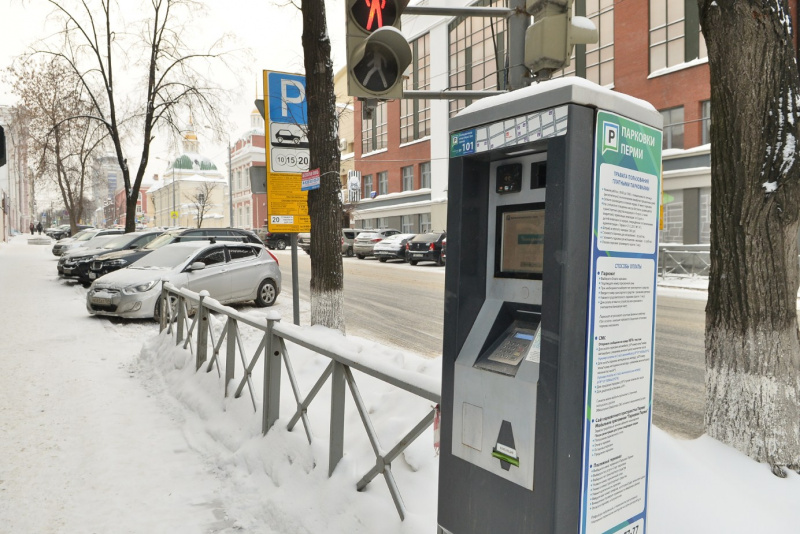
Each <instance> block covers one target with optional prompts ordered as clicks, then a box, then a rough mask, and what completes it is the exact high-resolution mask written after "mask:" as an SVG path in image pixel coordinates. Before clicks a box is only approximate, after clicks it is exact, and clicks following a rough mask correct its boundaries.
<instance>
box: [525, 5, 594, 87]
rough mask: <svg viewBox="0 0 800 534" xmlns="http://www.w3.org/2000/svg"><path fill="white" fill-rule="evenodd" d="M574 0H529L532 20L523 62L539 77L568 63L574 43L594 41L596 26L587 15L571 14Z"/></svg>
mask: <svg viewBox="0 0 800 534" xmlns="http://www.w3.org/2000/svg"><path fill="white" fill-rule="evenodd" d="M572 2H573V0H528V2H527V4H526V9H527V11H528V13H530V14H531V15H533V24H532V25H531V26H529V27H528V29H527V30H526V31H525V65H526V66H527V67H528V68H529V69H530V70H531V73H532V74H533V75H534V76H535V77H536V78H537V79H540V80H546V79H549V78H550V75H551V74H552V73H553V72H554V71H557V70H559V69H563V68H564V67H567V66H569V61H570V56H572V48H573V47H574V46H575V45H576V44H589V43H596V42H597V28H595V26H594V23H592V22H591V21H590V20H589V19H587V18H586V17H573V16H572Z"/></svg>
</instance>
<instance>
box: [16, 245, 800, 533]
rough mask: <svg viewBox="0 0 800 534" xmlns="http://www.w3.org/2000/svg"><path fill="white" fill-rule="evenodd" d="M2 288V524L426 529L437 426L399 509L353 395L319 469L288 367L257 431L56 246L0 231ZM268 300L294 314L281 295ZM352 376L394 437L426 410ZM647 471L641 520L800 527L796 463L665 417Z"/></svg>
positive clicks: (35, 529) (242, 404)
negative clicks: (87, 283) (60, 269)
mask: <svg viewBox="0 0 800 534" xmlns="http://www.w3.org/2000/svg"><path fill="white" fill-rule="evenodd" d="M0 284H2V285H1V286H0V287H2V291H1V292H0V325H2V326H0V329H1V330H0V340H2V345H0V347H1V348H0V364H1V365H0V370H1V372H0V533H90V532H97V533H160V532H164V533H167V532H169V533H201V532H225V533H234V532H247V533H265V534H266V533H280V534H284V533H285V534H294V533H315V534H316V533H320V532H334V533H356V532H363V533H373V532H381V533H425V532H427V533H431V534H432V533H434V532H435V531H436V494H437V469H438V460H437V457H436V454H435V452H434V449H433V435H432V430H430V429H429V430H428V431H427V432H426V433H425V434H423V436H422V437H421V438H419V439H418V440H417V441H416V442H414V443H413V444H412V446H411V447H410V448H409V449H408V450H407V451H406V453H405V454H403V455H402V456H401V457H400V458H398V460H396V461H395V462H394V464H393V472H394V474H395V476H396V477H397V480H398V485H399V488H400V491H401V493H402V495H403V498H404V500H405V504H406V507H407V510H408V516H407V518H406V520H405V521H404V522H401V521H400V520H399V518H398V516H397V513H396V511H395V508H394V505H393V503H392V500H391V498H390V496H389V492H388V490H387V489H386V486H385V484H384V481H383V478H382V477H379V478H376V479H375V480H373V482H372V483H371V484H370V485H369V486H368V487H367V489H366V490H365V491H364V492H361V493H359V492H356V491H355V485H356V482H357V481H358V480H359V479H360V478H361V476H363V474H364V473H365V472H366V471H367V470H368V469H369V468H370V467H371V466H372V465H373V463H374V456H373V455H372V451H371V448H370V446H369V442H368V441H367V438H366V435H365V432H364V430H363V427H362V426H361V423H360V420H359V418H358V415H357V413H356V411H355V410H354V408H353V404H352V401H351V400H350V398H349V393H348V405H347V415H346V428H345V456H344V459H343V460H342V462H341V463H340V465H339V467H338V468H337V470H336V472H335V473H334V475H333V477H331V478H328V476H327V470H328V467H327V442H326V438H327V435H328V420H327V418H328V415H327V410H328V409H329V404H328V402H329V401H328V395H329V393H328V389H327V388H324V389H323V391H322V392H321V393H320V395H319V396H318V398H317V399H316V400H315V402H314V404H312V406H311V408H310V410H309V418H310V420H311V422H312V430H313V432H314V435H315V441H314V444H313V445H311V446H309V445H308V442H307V441H306V437H305V434H304V432H303V430H302V426H301V425H298V426H297V427H296V428H295V429H294V431H293V432H288V431H286V430H285V426H286V422H287V420H288V418H289V417H290V416H291V414H292V413H293V407H294V400H293V398H292V393H291V389H290V388H289V386H288V382H286V381H284V382H283V387H282V392H281V393H282V407H283V409H282V412H281V419H280V420H279V421H278V424H277V425H276V428H275V429H273V430H272V431H270V432H269V433H268V434H267V436H265V437H262V436H261V432H260V425H261V414H260V412H259V413H255V412H254V411H253V407H252V404H251V400H250V397H249V394H248V393H247V390H246V389H245V393H244V394H243V396H242V397H241V398H239V399H225V398H224V396H223V393H222V392H223V383H222V380H221V379H220V378H219V377H218V375H217V372H216V371H212V372H211V373H195V372H194V366H193V357H192V356H191V355H190V354H189V353H188V352H187V351H183V350H181V349H176V348H175V347H174V346H173V345H172V343H171V342H170V339H169V338H168V337H165V336H159V334H158V327H157V325H156V324H155V323H153V322H151V321H142V322H131V323H115V322H111V321H109V320H107V319H100V318H92V317H89V316H88V314H87V313H86V310H85V307H84V298H85V297H84V294H85V290H84V289H83V288H81V287H80V286H76V285H71V284H68V283H64V282H62V281H59V280H58V278H57V276H56V269H55V257H54V256H53V255H52V254H51V253H50V247H46V246H35V245H28V244H27V236H18V237H16V238H14V239H13V240H12V242H11V243H10V244H0ZM668 291H670V292H679V291H681V292H684V293H686V294H692V293H702V292H698V291H696V290H695V291H694V292H692V291H687V290H685V289H683V290H682V289H669V290H668ZM275 309H276V310H277V311H279V312H280V313H282V314H283V317H285V318H286V319H285V320H290V318H291V299H290V298H289V297H288V294H287V295H283V296H282V297H281V298H280V299H279V302H278V304H277V305H276V307H275ZM242 310H245V311H248V312H251V313H254V314H262V315H263V314H265V313H266V312H265V311H263V310H257V309H255V308H242ZM314 332H315V334H316V335H319V336H325V337H327V338H328V339H330V342H335V343H339V344H342V345H344V346H347V347H349V348H350V349H351V350H354V351H357V352H359V353H361V354H362V355H365V356H369V357H370V358H374V359H376V360H381V361H382V362H384V363H385V364H387V365H390V366H394V367H397V368H400V369H405V370H410V371H413V372H415V373H420V374H422V375H427V376H428V377H434V378H438V376H439V373H440V368H439V365H440V364H439V361H438V360H430V359H425V358H421V357H419V356H417V355H414V354H410V353H407V352H402V351H399V350H397V349H392V348H386V347H382V346H380V345H377V344H375V343H373V342H371V341H368V340H364V339H357V338H351V337H347V338H342V337H340V336H338V334H335V333H330V332H327V331H324V330H323V329H316V330H315V331H314ZM243 336H244V338H245V344H246V346H247V347H248V353H249V354H252V352H253V351H254V347H255V345H256V344H257V343H258V337H257V335H256V333H255V332H248V331H247V330H244V329H243ZM289 354H290V355H291V357H292V362H293V365H294V366H295V371H296V373H297V375H298V380H299V382H300V383H301V388H302V389H303V391H308V389H309V388H310V387H311V385H312V384H313V382H314V381H315V380H316V379H317V377H318V376H319V374H320V373H321V371H322V369H323V368H324V366H325V364H326V361H325V360H324V359H323V358H321V357H319V356H316V355H313V354H310V353H309V352H307V351H305V350H304V349H301V348H299V347H296V346H289ZM260 367H261V366H260V365H259V366H257V367H256V371H255V377H254V384H253V386H254V391H255V396H256V399H257V400H258V399H260V396H261V393H260V392H261V379H260V375H261V371H260ZM237 376H239V377H240V376H241V368H240V367H239V368H237ZM357 380H358V384H359V387H360V390H361V394H362V395H363V397H364V399H365V402H366V404H367V407H368V408H369V411H370V415H371V417H372V420H373V422H374V424H375V426H376V429H377V432H378V435H379V436H380V437H381V440H382V444H383V445H384V447H386V448H389V447H391V446H392V445H393V444H394V442H395V440H396V439H398V438H399V437H400V436H401V435H403V434H404V433H405V432H406V431H408V430H409V429H410V428H411V427H412V426H413V425H414V424H415V423H416V422H417V421H418V420H419V419H420V418H421V417H422V415H424V413H425V412H426V410H428V409H429V408H430V406H429V403H428V402H426V401H422V400H419V399H417V398H414V397H412V396H410V395H408V394H404V393H400V392H397V391H395V390H393V389H392V388H388V387H386V386H383V385H382V384H381V383H378V382H376V381H374V380H368V379H367V378H366V377H364V376H358V375H357ZM651 468H652V469H651V478H650V504H649V526H650V528H649V529H648V532H649V533H652V534H676V533H680V534H692V533H698V534H700V533H702V534H708V533H725V534H737V533H742V534H745V533H747V534H751V533H754V532H770V533H796V532H798V531H800V526H799V525H800V506H799V505H798V504H800V476H798V475H796V474H794V473H790V474H789V477H788V478H786V479H779V478H776V477H774V476H773V475H772V474H771V473H770V471H769V469H768V468H767V467H766V466H764V465H759V464H756V463H754V462H752V461H750V460H749V459H747V458H746V457H744V456H743V455H741V454H739V453H738V452H736V451H734V450H732V449H730V448H728V447H725V446H723V445H721V444H719V443H717V442H715V441H714V440H712V439H709V438H707V437H701V438H699V439H697V440H692V441H683V440H677V439H674V438H672V437H670V436H669V435H667V434H665V433H664V432H662V431H660V430H658V429H654V432H653V440H652V458H651Z"/></svg>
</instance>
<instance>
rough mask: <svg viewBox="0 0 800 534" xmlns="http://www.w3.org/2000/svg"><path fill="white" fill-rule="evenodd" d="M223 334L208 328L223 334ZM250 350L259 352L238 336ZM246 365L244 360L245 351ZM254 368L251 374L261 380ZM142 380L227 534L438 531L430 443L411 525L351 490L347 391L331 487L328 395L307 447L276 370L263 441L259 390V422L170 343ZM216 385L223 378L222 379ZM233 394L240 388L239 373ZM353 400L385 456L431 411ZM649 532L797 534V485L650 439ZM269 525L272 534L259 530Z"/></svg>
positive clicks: (142, 363) (706, 441) (305, 366)
mask: <svg viewBox="0 0 800 534" xmlns="http://www.w3.org/2000/svg"><path fill="white" fill-rule="evenodd" d="M220 326H221V325H220V324H217V325H216V328H218V329H219V328H220ZM304 330H305V331H306V333H307V334H309V335H310V334H314V335H317V336H320V337H321V338H323V339H324V343H325V344H338V345H339V346H342V345H344V346H346V347H347V348H349V349H351V350H353V351H355V352H356V353H358V354H360V355H362V357H364V358H372V359H374V360H375V361H376V362H381V367H383V368H384V369H386V368H388V367H395V368H396V369H397V370H398V371H405V372H408V371H414V372H417V373H420V374H421V375H422V377H423V381H427V378H429V377H438V376H439V373H440V368H439V360H426V359H423V358H419V357H417V356H415V355H411V354H408V353H403V352H401V351H398V350H392V349H387V348H386V347H382V346H380V345H377V344H375V343H371V342H369V341H365V340H361V339H357V338H356V339H353V338H350V337H348V338H345V337H342V336H340V335H339V334H338V333H336V332H330V331H327V330H326V329H322V328H318V327H305V328H304ZM243 337H244V338H245V340H246V344H247V346H248V347H255V346H256V345H257V343H258V341H259V340H260V337H258V333H257V332H249V333H248V332H246V331H243ZM248 352H249V353H250V354H248V360H249V358H250V357H251V355H252V353H251V350H250V349H249V348H248ZM288 352H289V354H290V356H291V360H292V365H293V367H294V370H295V373H296V374H297V378H298V381H299V382H300V383H301V390H302V391H303V395H305V393H306V392H307V391H308V390H309V389H310V387H311V385H313V383H314V382H315V381H316V379H317V378H318V377H319V376H320V374H321V373H322V371H323V370H324V368H325V367H326V365H327V363H328V360H327V359H326V358H324V357H321V356H319V355H315V354H313V353H311V352H310V351H308V350H306V349H304V348H301V347H298V346H294V345H291V344H289V346H288ZM260 368H261V366H260V364H259V365H258V366H256V369H260ZM139 369H140V372H141V373H142V377H143V378H144V379H145V380H161V381H163V382H164V384H165V386H166V388H167V390H168V391H169V393H170V395H172V396H174V398H175V399H176V400H177V401H179V402H180V404H181V405H182V406H183V407H184V408H185V409H186V411H187V412H188V413H189V415H188V416H187V418H186V420H187V423H186V428H185V430H184V434H185V435H186V437H187V440H189V442H190V446H191V447H192V448H194V449H196V450H197V451H198V452H200V454H201V455H203V456H204V457H206V458H208V459H210V460H211V461H212V463H213V465H214V468H215V469H216V470H219V472H220V473H221V475H222V477H223V478H224V479H225V481H226V484H225V486H226V487H227V489H226V492H227V495H225V498H224V499H223V500H224V501H225V507H226V510H227V513H228V517H229V518H230V519H231V521H232V523H231V524H232V526H233V527H234V528H236V529H242V530H243V531H246V532H273V530H272V529H274V532H282V533H283V532H285V533H295V532H309V533H311V532H322V531H326V532H348V533H350V532H382V533H387V532H388V533H393V532H398V533H404V532H414V533H417V532H433V531H434V529H435V527H434V525H435V523H436V495H437V477H438V461H437V458H436V456H435V455H434V452H433V447H432V431H431V429H428V431H426V433H425V434H424V435H423V436H422V437H421V438H419V439H418V440H417V441H416V442H414V443H413V444H412V445H411V446H410V447H409V449H407V451H406V453H405V454H404V455H401V457H400V458H398V459H397V460H396V461H395V462H394V463H393V465H392V469H393V472H394V474H395V476H396V477H397V480H398V485H399V487H400V491H401V493H402V495H403V498H404V501H405V504H406V507H407V512H408V516H407V518H406V521H405V522H401V521H400V520H399V518H398V516H397V513H396V511H395V509H394V506H393V503H392V500H391V497H390V495H389V492H388V490H387V489H386V486H385V484H384V482H383V480H382V477H381V476H378V477H377V478H375V479H374V480H373V481H372V482H371V483H370V485H369V486H368V487H367V489H366V491H365V492H363V493H358V492H356V490H355V486H356V483H357V482H358V480H360V478H361V477H362V476H363V475H364V474H365V473H366V472H367V471H368V470H369V469H370V468H371V467H372V465H373V462H374V456H373V454H372V451H371V449H370V446H369V443H368V441H367V439H366V434H365V432H364V429H363V427H362V426H361V422H360V420H359V419H358V414H357V412H356V410H355V406H354V404H353V403H352V399H351V398H350V394H349V390H348V394H347V396H348V400H347V413H346V429H345V456H344V458H343V460H342V462H341V463H340V465H339V467H338V468H337V469H336V471H335V473H334V476H333V477H332V478H330V479H329V478H328V477H327V469H328V467H327V453H328V442H327V436H328V425H329V414H328V410H329V409H330V388H329V387H327V386H326V387H324V388H323V390H322V391H321V392H320V394H319V395H318V397H317V399H316V400H315V402H314V403H312V405H311V407H310V408H309V412H308V413H309V419H310V420H311V424H312V432H313V433H314V437H315V441H314V444H313V445H311V446H309V445H308V442H307V441H306V438H305V434H304V432H303V429H302V423H298V424H297V426H296V427H295V429H294V431H293V432H288V431H287V430H286V424H287V422H288V420H289V419H290V418H291V416H292V415H293V413H294V406H295V402H294V399H293V397H292V392H291V389H290V386H289V382H288V380H286V376H285V369H284V377H283V378H284V380H283V382H282V384H281V387H282V390H281V396H282V401H281V403H282V404H281V406H282V410H281V419H280V420H279V421H278V423H277V424H276V426H275V428H274V429H273V430H271V431H270V432H269V433H268V434H267V436H265V437H262V436H261V428H260V424H261V415H260V414H261V409H260V401H259V399H260V398H261V391H262V390H261V388H262V384H263V381H262V380H261V377H260V376H254V377H253V388H254V391H255V396H256V399H257V401H259V402H257V404H258V405H259V411H258V413H254V411H253V408H252V403H251V400H250V399H249V396H248V393H247V388H245V389H244V391H243V394H242V398H239V399H230V398H229V399H225V398H223V394H222V388H223V384H222V380H221V379H220V378H218V375H217V372H216V371H215V370H212V372H211V373H204V372H202V371H201V372H199V373H195V372H194V358H193V356H192V355H191V354H190V353H189V352H188V351H184V350H182V349H178V348H175V347H174V346H173V341H172V340H171V338H170V337H169V336H166V335H161V336H159V337H156V338H154V339H152V340H150V341H148V342H147V343H146V344H145V346H144V348H143V350H142V353H141V356H140V360H139ZM221 373H222V375H223V376H224V368H221ZM236 376H237V378H236V379H235V381H234V385H233V386H232V387H231V389H232V390H233V389H235V387H236V386H237V385H238V383H239V380H240V379H241V376H242V368H241V362H237V369H236ZM356 380H357V382H358V385H359V390H360V391H361V394H362V396H363V397H364V399H365V402H366V403H367V407H368V410H369V412H370V417H371V418H372V421H373V424H374V425H375V426H376V429H377V432H378V435H379V436H381V439H382V445H383V447H384V449H385V450H388V449H390V448H391V447H392V446H393V445H394V443H396V440H397V439H398V438H399V437H401V436H402V435H403V434H404V433H405V432H406V431H408V430H409V429H410V428H411V427H412V426H413V425H414V424H415V423H416V422H417V421H418V420H419V419H420V418H421V417H422V416H423V415H424V413H425V412H426V410H427V409H429V407H430V403H429V402H427V401H423V400H421V399H418V398H415V397H413V396H411V395H408V394H406V393H403V392H400V391H397V390H394V388H391V387H390V386H387V385H385V384H382V383H380V382H378V381H376V380H373V379H370V378H369V377H366V376H364V375H361V374H359V373H357V372H356ZM651 451H652V453H651V479H650V505H649V510H650V512H649V529H648V532H650V533H652V534H675V533H677V532H680V533H683V534H692V533H698V534H700V533H703V534H705V533H708V532H725V533H726V534H736V533H742V534H745V533H748V534H749V533H751V532H778V533H790V532H796V531H797V530H796V529H797V525H800V507H798V506H797V503H798V502H800V476H798V475H797V474H795V473H790V474H789V476H788V478H786V479H779V478H777V477H775V476H773V475H772V474H771V473H770V470H769V469H768V468H767V467H766V466H765V465H760V464H757V463H754V462H752V461H751V460H750V459H748V458H747V457H745V456H744V455H742V454H741V453H739V452H737V451H735V450H733V449H731V448H729V447H726V446H724V445H722V444H720V443H719V442H717V441H715V440H712V439H710V438H708V437H706V436H703V437H701V438H699V439H697V440H692V441H684V440H677V439H674V438H672V437H670V436H669V435H667V434H666V433H664V432H663V431H661V430H659V429H658V428H655V427H654V428H653V440H652V448H651ZM245 496H246V497H245ZM265 525H269V529H268V530H267V529H266V528H267V527H266V526H265Z"/></svg>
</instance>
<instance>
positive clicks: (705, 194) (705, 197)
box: [700, 187, 711, 245]
mask: <svg viewBox="0 0 800 534" xmlns="http://www.w3.org/2000/svg"><path fill="white" fill-rule="evenodd" d="M700 243H701V244H703V245H708V244H709V243H711V188H710V187H703V188H701V189H700Z"/></svg>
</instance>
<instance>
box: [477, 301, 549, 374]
mask: <svg viewBox="0 0 800 534" xmlns="http://www.w3.org/2000/svg"><path fill="white" fill-rule="evenodd" d="M540 319H541V315H540V314H539V313H538V312H536V311H534V310H532V309H521V308H516V309H515V308H512V307H511V306H508V303H506V304H505V305H504V307H503V308H502V309H501V310H500V312H499V313H498V316H497V319H496V320H495V323H494V325H493V326H492V329H491V330H490V333H489V336H488V337H487V339H486V343H484V346H483V349H482V350H481V353H480V355H479V356H478V358H477V360H476V361H475V363H474V365H473V367H476V368H478V369H484V370H486V371H492V372H495V373H501V374H504V375H508V376H516V374H517V370H518V369H519V368H520V365H521V364H522V362H523V360H525V359H526V358H527V357H528V355H529V353H530V351H531V349H532V348H533V346H534V344H536V342H537V341H538V337H537V334H538V332H537V330H538V328H539V324H540ZM537 352H538V347H537Z"/></svg>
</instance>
